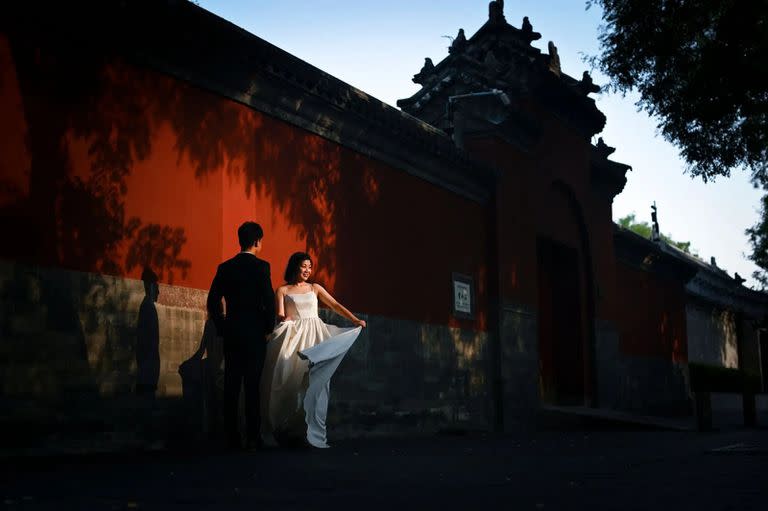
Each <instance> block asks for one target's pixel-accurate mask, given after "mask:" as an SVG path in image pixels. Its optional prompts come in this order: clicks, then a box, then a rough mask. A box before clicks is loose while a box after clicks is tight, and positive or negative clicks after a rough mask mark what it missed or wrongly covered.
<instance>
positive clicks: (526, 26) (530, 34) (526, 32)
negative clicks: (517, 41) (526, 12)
mask: <svg viewBox="0 0 768 511" xmlns="http://www.w3.org/2000/svg"><path fill="white" fill-rule="evenodd" d="M521 31H522V33H523V39H524V40H525V42H526V43H528V44H531V42H532V41H536V40H538V39H541V34H540V33H538V32H534V31H533V25H531V22H530V21H529V20H528V16H525V17H523V28H522V29H521Z"/></svg>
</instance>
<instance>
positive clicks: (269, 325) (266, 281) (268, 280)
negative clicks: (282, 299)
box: [259, 261, 275, 334]
mask: <svg viewBox="0 0 768 511" xmlns="http://www.w3.org/2000/svg"><path fill="white" fill-rule="evenodd" d="M259 293H260V295H261V303H262V304H264V318H265V322H264V326H265V328H266V332H264V333H265V334H268V333H270V332H271V331H272V329H273V328H274V327H275V292H274V290H273V289H272V275H271V271H270V267H269V263H268V262H266V261H264V265H263V271H262V278H261V282H260V283H259Z"/></svg>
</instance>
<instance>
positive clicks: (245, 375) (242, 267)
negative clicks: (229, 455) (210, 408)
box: [208, 252, 275, 442]
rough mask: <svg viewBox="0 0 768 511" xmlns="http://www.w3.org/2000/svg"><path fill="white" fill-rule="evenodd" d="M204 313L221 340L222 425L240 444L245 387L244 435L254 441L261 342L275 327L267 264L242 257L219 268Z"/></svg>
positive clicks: (262, 352) (263, 346)
mask: <svg viewBox="0 0 768 511" xmlns="http://www.w3.org/2000/svg"><path fill="white" fill-rule="evenodd" d="M222 297H223V298H224V301H225V302H226V316H225V315H224V311H223V310H222V304H221V299H222ZM208 313H209V316H210V318H211V319H212V320H213V322H214V324H215V325H216V330H217V331H218V332H219V334H221V335H222V336H223V337H224V364H225V365H224V420H225V422H226V428H227V434H228V436H229V440H230V442H237V441H238V439H239V436H238V433H237V422H238V421H237V408H238V402H239V399H240V385H241V384H244V387H245V414H246V425H247V431H248V436H249V438H250V440H251V441H253V442H259V439H260V436H259V432H260V429H261V416H260V413H259V407H260V400H259V380H260V378H261V372H262V369H263V366H264V355H265V353H266V342H265V337H266V335H267V334H268V333H269V332H271V331H272V328H273V327H274V324H275V295H274V292H273V291H272V281H271V278H270V272H269V263H267V262H266V261H263V260H261V259H259V258H258V257H256V256H255V255H253V254H250V253H246V252H241V253H239V254H238V255H236V256H235V257H233V258H232V259H229V260H228V261H225V262H223V263H221V264H220V265H219V268H218V270H217V271H216V276H215V277H214V279H213V283H211V290H210V292H209V293H208Z"/></svg>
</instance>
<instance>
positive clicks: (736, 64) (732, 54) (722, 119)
mask: <svg viewBox="0 0 768 511" xmlns="http://www.w3.org/2000/svg"><path fill="white" fill-rule="evenodd" d="M592 5H598V6H600V7H602V9H603V22H604V24H603V25H602V26H601V29H600V36H599V40H600V46H601V53H600V54H599V55H597V56H595V57H593V58H592V59H591V61H592V64H593V65H594V66H596V67H597V68H598V69H599V70H600V71H602V72H603V73H604V74H605V75H607V76H608V77H609V79H610V83H609V84H608V88H609V89H610V90H613V91H618V92H621V93H627V92H629V91H633V90H635V91H637V92H638V93H639V101H638V106H639V107H640V108H641V109H643V110H645V111H647V112H648V113H649V114H651V115H652V116H653V117H654V118H655V119H656V120H657V122H658V128H659V131H660V132H661V134H662V135H663V137H664V138H665V139H666V140H668V141H669V142H671V143H673V144H675V145H676V146H677V147H678V148H679V149H680V152H681V155H682V157H683V159H684V160H685V162H686V165H687V172H688V173H689V174H691V175H692V176H698V177H701V178H702V179H703V180H704V181H708V180H710V179H714V178H716V177H718V176H726V177H727V176H729V175H730V173H731V171H732V170H734V169H744V170H748V171H749V172H750V173H751V178H752V182H753V184H754V185H755V186H756V187H761V188H763V189H766V190H768V72H767V71H766V64H765V62H766V60H765V56H766V55H767V54H768V0H587V7H588V8H589V7H590V6H592ZM766 200H768V199H766V198H764V199H763V204H764V205H765V203H766ZM766 214H768V210H766V208H765V207H763V216H762V219H761V221H760V222H759V223H758V224H757V225H756V226H754V227H753V228H751V229H749V230H748V231H747V234H748V235H749V236H750V240H751V242H752V249H753V253H752V254H751V256H750V259H752V260H753V261H754V262H755V263H756V264H757V265H758V266H759V267H760V268H761V269H762V270H763V273H762V279H761V278H760V277H759V276H758V275H755V277H756V278H758V280H763V279H765V278H766V275H768V274H766V273H765V272H768V260H767V259H768V254H766V246H768V240H766V236H768V233H767V232H766V229H765V226H766V222H767V220H766ZM763 281H765V280H763Z"/></svg>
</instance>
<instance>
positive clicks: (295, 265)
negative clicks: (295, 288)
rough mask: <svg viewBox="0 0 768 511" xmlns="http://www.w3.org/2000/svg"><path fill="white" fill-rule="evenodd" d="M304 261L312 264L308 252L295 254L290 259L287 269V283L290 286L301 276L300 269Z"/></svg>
mask: <svg viewBox="0 0 768 511" xmlns="http://www.w3.org/2000/svg"><path fill="white" fill-rule="evenodd" d="M304 261H309V262H310V263H311V262H312V258H311V257H309V254H307V253H306V252H294V253H293V255H291V257H289V258H288V265H287V266H286V267H285V275H284V277H283V278H285V281H286V282H287V283H288V284H291V283H293V281H294V280H296V277H297V276H298V275H299V268H301V263H303V262H304Z"/></svg>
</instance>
